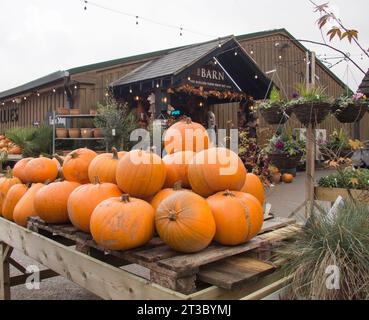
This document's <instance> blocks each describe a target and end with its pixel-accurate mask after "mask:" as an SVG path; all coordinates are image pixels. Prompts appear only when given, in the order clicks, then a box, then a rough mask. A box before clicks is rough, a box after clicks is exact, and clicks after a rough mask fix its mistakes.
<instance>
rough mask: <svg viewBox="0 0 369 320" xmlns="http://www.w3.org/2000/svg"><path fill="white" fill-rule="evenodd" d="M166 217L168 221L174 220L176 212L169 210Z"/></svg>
mask: <svg viewBox="0 0 369 320" xmlns="http://www.w3.org/2000/svg"><path fill="white" fill-rule="evenodd" d="M168 219H169V220H170V221H176V220H177V212H175V211H170V212H169V214H168Z"/></svg>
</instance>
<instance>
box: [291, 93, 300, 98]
mask: <svg viewBox="0 0 369 320" xmlns="http://www.w3.org/2000/svg"><path fill="white" fill-rule="evenodd" d="M292 98H293V99H298V98H300V94H299V93H298V92H294V93H293V94H292Z"/></svg>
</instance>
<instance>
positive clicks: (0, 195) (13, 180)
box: [0, 167, 22, 215]
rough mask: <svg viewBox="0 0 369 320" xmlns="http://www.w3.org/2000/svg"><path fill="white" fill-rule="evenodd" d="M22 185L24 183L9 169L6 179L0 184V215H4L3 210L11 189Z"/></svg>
mask: <svg viewBox="0 0 369 320" xmlns="http://www.w3.org/2000/svg"><path fill="white" fill-rule="evenodd" d="M21 183H22V182H21V181H20V180H19V179H18V178H17V177H14V176H13V174H12V170H11V169H10V167H8V170H7V173H6V176H5V178H4V179H2V180H1V182H0V215H1V214H2V211H1V210H2V207H3V203H4V200H5V198H6V195H7V193H8V191H9V189H10V188H11V187H12V186H14V185H16V184H21Z"/></svg>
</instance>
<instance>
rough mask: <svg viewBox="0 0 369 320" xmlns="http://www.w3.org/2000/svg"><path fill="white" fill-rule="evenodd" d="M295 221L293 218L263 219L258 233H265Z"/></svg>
mask: <svg viewBox="0 0 369 320" xmlns="http://www.w3.org/2000/svg"><path fill="white" fill-rule="evenodd" d="M294 223H296V219H293V218H278V217H276V218H273V219H269V220H266V221H264V223H263V226H262V228H261V231H260V233H259V234H263V233H267V232H270V231H273V230H277V229H280V228H282V227H285V226H288V225H291V224H294Z"/></svg>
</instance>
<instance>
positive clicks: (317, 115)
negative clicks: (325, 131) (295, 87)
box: [293, 102, 331, 127]
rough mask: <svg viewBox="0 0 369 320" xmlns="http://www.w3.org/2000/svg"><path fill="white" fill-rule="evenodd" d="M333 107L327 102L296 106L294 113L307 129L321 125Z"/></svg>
mask: <svg viewBox="0 0 369 320" xmlns="http://www.w3.org/2000/svg"><path fill="white" fill-rule="evenodd" d="M330 109H331V105H330V104H329V103H327V102H308V103H303V104H296V105H295V106H294V107H293V112H294V114H295V115H296V117H297V119H298V120H299V121H300V122H301V123H302V124H303V125H305V126H306V127H307V126H308V125H310V124H312V125H314V124H319V123H322V122H323V121H324V119H325V118H326V117H327V116H328V114H329V112H330Z"/></svg>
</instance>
